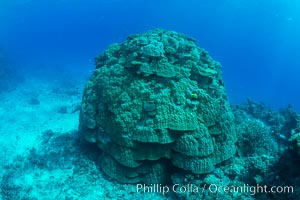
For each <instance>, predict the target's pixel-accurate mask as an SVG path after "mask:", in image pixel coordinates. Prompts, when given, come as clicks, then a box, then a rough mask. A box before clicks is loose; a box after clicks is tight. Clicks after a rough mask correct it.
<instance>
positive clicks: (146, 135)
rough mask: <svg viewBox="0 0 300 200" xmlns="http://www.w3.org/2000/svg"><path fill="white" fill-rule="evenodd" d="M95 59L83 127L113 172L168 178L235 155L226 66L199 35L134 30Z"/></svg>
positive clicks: (131, 177) (138, 178) (131, 179)
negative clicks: (224, 78)
mask: <svg viewBox="0 0 300 200" xmlns="http://www.w3.org/2000/svg"><path fill="white" fill-rule="evenodd" d="M95 63H96V69H95V71H94V73H93V75H92V76H91V77H90V79H89V80H88V82H87V83H86V87H85V90H84V94H83V98H82V104H81V113H80V125H79V131H80V132H81V134H82V135H83V136H84V137H85V139H86V140H87V141H89V142H94V143H97V145H98V146H99V148H101V149H102V151H103V155H102V156H101V163H100V165H101V167H102V169H103V171H104V172H105V173H106V174H107V175H109V176H110V177H112V178H114V179H117V180H118V181H120V182H125V183H136V182H144V183H162V182H164V181H165V180H166V178H169V175H170V173H171V171H172V170H173V171H174V169H179V170H188V171H191V172H193V173H195V174H204V173H209V172H211V171H212V170H214V167H215V165H216V164H218V163H221V162H222V161H224V160H226V159H229V158H230V157H232V155H233V154H234V153H235V151H236V149H235V142H236V133H235V127H234V115H233V113H232V111H231V108H230V105H229V103H228V100H227V96H226V92H225V89H224V84H223V81H222V76H221V65H220V63H218V62H216V61H214V60H213V59H212V58H211V57H210V56H209V55H208V53H207V52H206V51H205V50H203V49H201V48H199V47H197V45H196V43H195V40H194V39H192V38H189V37H187V36H185V35H183V34H179V33H176V32H173V31H166V30H161V29H157V30H153V31H149V32H146V33H144V34H137V35H132V36H129V37H128V38H127V40H126V41H125V42H123V43H121V44H113V45H111V46H110V47H109V48H108V49H107V50H105V51H104V52H103V53H102V54H101V55H99V56H97V57H96V59H95ZM172 167H173V168H172ZM171 169H172V170H171Z"/></svg>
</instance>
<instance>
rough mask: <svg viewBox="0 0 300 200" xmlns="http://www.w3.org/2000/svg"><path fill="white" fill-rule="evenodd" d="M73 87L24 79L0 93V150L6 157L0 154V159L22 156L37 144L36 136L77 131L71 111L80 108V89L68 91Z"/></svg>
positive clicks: (74, 117)
mask: <svg viewBox="0 0 300 200" xmlns="http://www.w3.org/2000/svg"><path fill="white" fill-rule="evenodd" d="M73 85H74V84H69V85H68V86H66V87H65V86H64V85H62V83H61V82H59V81H53V82H50V81H46V80H40V79H27V80H26V81H25V82H24V83H23V84H22V85H20V86H19V87H18V88H16V90H13V91H10V92H7V93H2V94H1V98H0V147H3V148H2V149H5V151H6V153H8V152H9V156H8V155H7V154H6V155H1V154H0V157H3V156H5V157H7V158H8V159H9V158H11V157H13V156H14V155H16V154H20V155H22V154H23V153H24V152H25V151H26V150H28V149H30V148H32V147H34V146H35V145H36V144H38V143H39V142H38V141H36V139H37V136H39V135H40V134H41V133H42V132H44V131H47V130H52V131H54V132H68V131H71V130H74V129H77V127H78V115H79V111H78V110H77V111H76V112H74V111H75V110H76V108H78V106H79V105H80V101H81V90H82V87H83V86H82V85H81V86H76V87H75V88H71V86H73ZM79 87H81V88H79ZM76 88H77V89H76ZM35 104H36V105H35Z"/></svg>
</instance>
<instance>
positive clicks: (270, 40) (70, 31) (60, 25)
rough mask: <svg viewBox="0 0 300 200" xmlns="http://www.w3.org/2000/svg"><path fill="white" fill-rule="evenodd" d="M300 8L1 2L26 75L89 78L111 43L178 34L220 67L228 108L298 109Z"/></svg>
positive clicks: (172, 1)
mask: <svg viewBox="0 0 300 200" xmlns="http://www.w3.org/2000/svg"><path fill="white" fill-rule="evenodd" d="M299 9H300V2H299V1H297V0H274V1H267V0H265V1H258V0H255V1H245V0H225V1H219V0H212V1H208V0H200V1H199V0H189V1H183V0H165V1H158V0H154V1H147V0H127V1H121V0H100V1H97V0H86V1H82V0H72V1H71V0H56V1H35V0H16V1H9V0H1V2H0V27H1V31H0V47H1V49H2V51H3V52H5V53H6V54H8V55H9V59H10V60H12V61H13V62H14V63H15V65H16V66H17V69H22V68H25V69H28V70H29V71H28V70H26V71H27V72H28V73H29V74H30V73H31V72H30V70H33V71H34V70H36V69H37V68H40V70H44V69H45V68H48V69H47V71H48V72H49V71H50V72H51V70H53V71H55V70H57V68H62V69H65V70H67V71H68V70H70V71H79V72H87V71H88V70H91V69H93V67H94V61H93V59H94V57H95V55H97V54H98V53H100V52H102V51H103V50H104V49H105V48H107V47H108V45H109V44H111V43H115V42H122V41H124V40H125V39H126V37H127V36H128V35H130V34H135V33H141V32H145V31H147V30H150V29H154V28H164V29H169V30H174V31H177V32H182V33H184V34H187V35H189V36H191V37H194V38H195V39H197V41H198V44H199V46H200V47H202V48H204V49H206V50H207V51H208V52H209V53H210V55H211V56H212V57H213V58H214V59H216V60H218V61H220V62H221V64H222V66H223V76H224V80H225V84H226V88H227V91H228V95H229V98H230V101H231V103H233V104H236V103H240V102H243V101H245V99H246V98H248V97H249V98H251V99H255V100H256V101H262V102H264V103H266V104H268V105H270V106H272V107H275V108H279V107H285V106H287V105H288V104H292V105H294V107H295V108H296V109H297V110H299V109H300V103H299V102H300V101H299V99H300V92H299V91H300V90H299V88H300V82H299V73H300V72H299V70H300V68H299V66H300V59H299V55H298V54H299V52H300V37H299V35H300V14H299V12H298V11H299ZM45 70H46V69H45ZM33 73H34V72H33Z"/></svg>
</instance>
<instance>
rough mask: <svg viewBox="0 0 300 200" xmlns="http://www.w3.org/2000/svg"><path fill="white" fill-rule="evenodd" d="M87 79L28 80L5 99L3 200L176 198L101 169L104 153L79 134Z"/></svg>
mask: <svg viewBox="0 0 300 200" xmlns="http://www.w3.org/2000/svg"><path fill="white" fill-rule="evenodd" d="M86 79H87V77H82V78H78V77H73V78H66V79H60V80H55V79H46V78H42V77H30V78H29V77H28V78H26V79H25V80H24V81H23V82H22V83H21V84H19V85H18V86H17V87H16V88H14V89H12V90H10V91H6V92H2V93H1V94H0V97H1V98H0V148H1V151H0V176H1V177H0V178H1V179H0V180H1V184H0V187H1V188H0V194H1V197H0V199H3V200H5V199H9V200H18V199H28V200H29V199H38V200H48V199H49V200H51V199H58V200H59V199H64V200H66V199H68V200H71V199H74V200H75V199H91V200H96V199H97V200H99V199H169V198H171V197H166V196H162V195H161V194H157V193H153V194H151V193H147V194H143V193H137V192H136V188H135V187H133V186H132V185H131V186H129V185H123V184H119V183H117V182H116V181H114V180H111V179H110V178H108V177H107V176H105V175H104V174H103V173H102V172H101V169H99V168H98V167H97V164H96V163H97V158H98V157H99V155H101V152H100V151H98V149H93V148H95V147H93V145H91V144H88V143H86V142H85V141H83V140H82V139H81V137H80V136H79V135H78V133H77V129H78V123H79V106H80V102H81V95H82V91H83V88H84V84H85V81H86ZM89 148H92V149H91V151H89ZM91 152H95V153H91Z"/></svg>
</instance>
